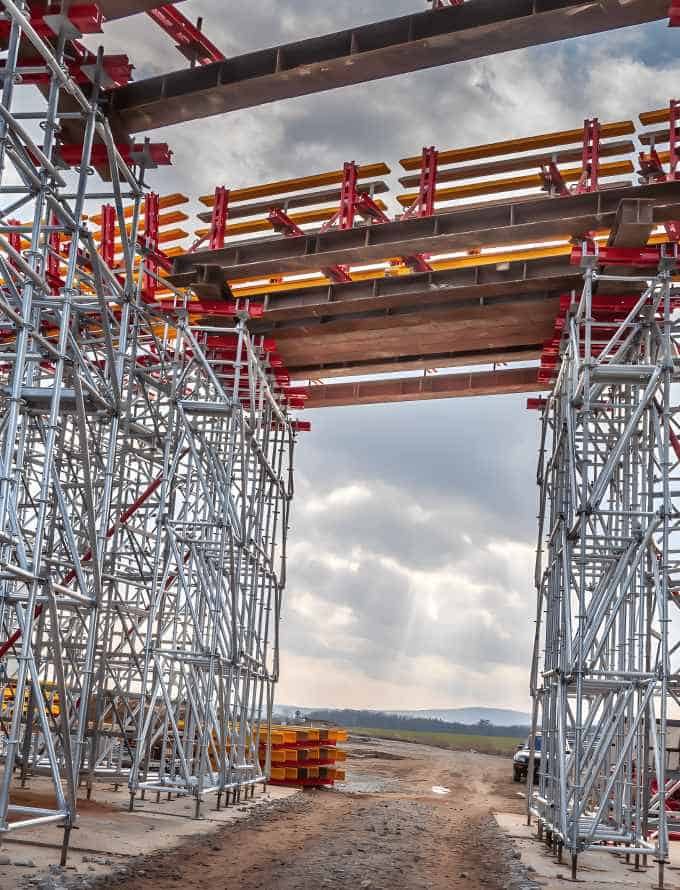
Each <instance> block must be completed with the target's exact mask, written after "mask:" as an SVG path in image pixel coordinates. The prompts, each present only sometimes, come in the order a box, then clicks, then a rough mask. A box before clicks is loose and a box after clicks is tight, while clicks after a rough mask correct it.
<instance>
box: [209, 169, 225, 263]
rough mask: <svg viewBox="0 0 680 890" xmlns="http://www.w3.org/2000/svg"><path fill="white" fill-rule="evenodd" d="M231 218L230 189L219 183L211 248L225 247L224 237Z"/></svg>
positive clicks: (211, 227) (216, 191)
mask: <svg viewBox="0 0 680 890" xmlns="http://www.w3.org/2000/svg"><path fill="white" fill-rule="evenodd" d="M228 219H229V189H227V188H225V187H224V186H223V185H218V186H217V188H216V189H215V202H214V204H213V209H212V219H211V220H210V236H209V238H210V249H211V250H221V249H222V248H223V247H224V238H225V235H226V234H227V221H228Z"/></svg>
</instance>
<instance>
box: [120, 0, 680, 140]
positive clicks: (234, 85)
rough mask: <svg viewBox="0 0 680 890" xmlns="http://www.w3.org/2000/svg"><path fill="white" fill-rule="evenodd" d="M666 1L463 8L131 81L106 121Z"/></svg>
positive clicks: (188, 107) (326, 81) (560, 0)
mask: <svg viewBox="0 0 680 890" xmlns="http://www.w3.org/2000/svg"><path fill="white" fill-rule="evenodd" d="M668 5H669V0H608V2H606V3H602V2H597V3H594V2H592V0H470V2H468V3H464V4H463V5H461V6H448V7H442V8H439V9H434V10H431V11H428V12H420V13H414V14H413V15H406V16H402V17H400V18H394V19H389V20H386V21H382V22H375V23H374V24H370V25H364V26H362V27H358V28H351V29H348V30H346V31H338V32H336V33H334V34H327V35H325V36H323V37H314V38H311V39H308V40H301V41H297V42H295V43H290V44H287V45H284V46H276V47H271V48H270V49H265V50H259V51H256V52H251V53H247V54H245V55H241V56H237V57H234V58H231V59H227V60H226V61H224V62H215V63H213V64H211V65H205V66H202V67H200V68H193V69H189V70H183V71H175V72H172V73H170V74H165V75H161V76H160V77H154V78H149V79H147V80H141V81H137V82H136V83H132V84H129V85H128V86H125V87H122V88H121V89H118V90H116V91H115V92H114V93H113V95H112V97H111V103H110V106H109V114H110V115H111V116H112V117H113V118H115V119H116V122H117V124H118V125H120V126H121V127H123V128H124V129H125V130H127V131H128V132H131V133H137V132H140V131H142V130H153V129H156V128H157V127H164V126H168V125H170V124H177V123H182V122H185V121H190V120H195V119H197V118H204V117H208V116H210V115H215V114H223V113H225V112H228V111H234V110H236V109H239V108H251V107H253V106H257V105H264V104H266V103H267V102H274V101H277V100H280V99H287V98H291V97H293V96H303V95H308V94H310V93H318V92H322V91H324V90H332V89H335V88H337V87H343V86H348V85H350V84H357V83H363V82H366V81H371V80H378V79H380V78H382V77H391V76H393V75H395V74H404V73H407V72H410V71H418V70H421V69H424V68H434V67H436V66H438V65H447V64H449V63H451V62H460V61H465V60H469V59H478V58H482V57H484V56H488V55H491V54H497V53H502V52H507V51H509V50H514V49H521V48H523V47H527V46H537V45H540V44H545V43H550V42H552V41H555V40H564V39H566V38H569V37H579V36H582V35H585V34H595V33H598V32H601V31H609V30H611V29H614V28H622V27H626V26H629V25H640V24H642V23H644V22H653V21H656V20H659V19H665V18H667V17H668Z"/></svg>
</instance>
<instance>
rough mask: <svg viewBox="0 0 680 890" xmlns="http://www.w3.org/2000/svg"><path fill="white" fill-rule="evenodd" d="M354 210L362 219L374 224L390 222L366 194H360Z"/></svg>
mask: <svg viewBox="0 0 680 890" xmlns="http://www.w3.org/2000/svg"><path fill="white" fill-rule="evenodd" d="M355 210H356V212H357V213H358V214H359V216H363V217H364V219H370V220H371V222H374V223H388V222H391V220H390V218H389V216H387V214H386V213H385V212H384V211H383V210H382V209H381V208H380V207H378V205H377V204H376V202H375V201H374V200H373V198H372V197H371V196H370V195H369V194H368V193H367V192H360V193H359V195H358V196H357V200H356V204H355Z"/></svg>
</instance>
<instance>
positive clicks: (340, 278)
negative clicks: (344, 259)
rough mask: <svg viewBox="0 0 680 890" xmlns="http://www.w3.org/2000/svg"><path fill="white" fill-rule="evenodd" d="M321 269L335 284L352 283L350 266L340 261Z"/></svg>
mask: <svg viewBox="0 0 680 890" xmlns="http://www.w3.org/2000/svg"><path fill="white" fill-rule="evenodd" d="M321 271H322V272H323V274H324V275H325V276H326V277H327V278H330V280H331V281H332V282H333V284H351V283H352V278H351V276H350V274H349V266H346V265H345V264H344V263H343V264H342V265H341V264H339V263H338V265H336V266H327V267H326V268H325V269H322V270H321Z"/></svg>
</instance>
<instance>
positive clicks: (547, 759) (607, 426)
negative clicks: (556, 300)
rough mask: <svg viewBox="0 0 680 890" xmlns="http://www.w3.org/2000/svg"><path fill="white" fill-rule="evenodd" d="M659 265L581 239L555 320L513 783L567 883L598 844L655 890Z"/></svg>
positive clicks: (668, 681)
mask: <svg viewBox="0 0 680 890" xmlns="http://www.w3.org/2000/svg"><path fill="white" fill-rule="evenodd" d="M631 253H632V252H631ZM659 260H660V262H659V266H658V268H655V269H653V270H652V272H651V274H652V275H653V276H654V277H652V278H650V279H647V278H642V277H631V276H630V275H624V274H622V275H620V276H616V275H610V274H603V273H602V271H601V269H602V266H601V264H600V261H599V258H598V255H597V251H596V250H595V252H594V253H593V252H592V251H591V253H590V255H588V249H587V248H584V251H583V261H582V262H583V266H584V287H583V292H582V293H581V295H580V296H578V297H576V296H572V300H571V306H570V308H569V310H568V311H567V314H566V322H565V325H566V327H565V335H564V337H563V341H562V354H561V363H560V366H559V372H558V376H557V381H556V383H555V386H554V389H553V391H552V394H551V395H550V397H549V399H548V401H547V405H546V408H545V412H544V417H543V432H542V445H541V455H540V460H539V471H538V481H539V485H540V491H541V498H540V511H539V523H540V527H539V551H538V560H537V567H536V584H537V589H538V609H537V618H538V621H537V631H536V644H535V649H534V660H533V669H532V684H531V685H532V695H533V697H534V720H533V729H532V750H531V755H532V757H531V758H530V761H529V762H530V763H531V762H532V758H533V753H534V747H535V748H536V749H540V770H539V780H538V785H537V787H533V778H532V777H533V770H532V769H529V771H528V775H529V779H528V781H529V807H530V813H531V814H533V815H534V816H535V817H536V818H537V823H538V830H539V835H541V836H545V838H546V840H547V842H548V843H549V844H551V845H553V847H554V849H555V851H556V852H557V854H558V855H559V856H560V858H561V856H562V852H563V850H564V851H566V852H567V854H568V855H569V856H570V859H571V866H572V873H573V876H574V877H575V876H576V870H577V864H578V856H579V854H580V853H581V852H582V851H584V850H586V849H588V848H590V847H593V846H594V845H603V846H606V847H608V848H610V849H612V850H613V851H615V852H617V853H624V854H627V855H629V856H632V857H634V862H635V866H636V867H640V863H641V857H642V861H643V862H644V863H646V862H647V857H649V856H651V857H652V858H653V859H654V860H656V862H657V863H658V870H659V886H660V887H663V881H664V865H665V863H666V862H667V856H668V814H667V812H666V807H665V802H666V798H667V797H668V796H669V795H670V794H672V793H673V792H674V791H675V789H676V788H677V786H678V776H680V773H677V764H676V765H675V770H676V771H675V772H674V773H673V772H668V765H669V764H668V759H667V745H666V722H667V710H668V704H669V701H670V700H675V701H677V700H678V686H677V674H676V672H675V671H674V670H673V668H672V661H673V656H674V653H675V652H676V649H677V648H678V647H677V645H673V646H672V645H671V631H672V628H673V626H674V625H673V621H672V618H673V616H672V615H669V609H675V606H677V605H678V594H677V591H676V589H675V588H676V587H677V584H678V582H680V550H679V549H678V536H677V531H678V498H679V497H680V472H679V470H680V440H679V439H678V437H677V435H676V421H677V416H678V411H680V408H678V407H677V405H674V403H673V396H674V394H675V390H674V386H673V382H674V378H675V375H676V373H677V371H676V369H677V364H678V359H677V347H676V338H677V334H678V325H677V321H676V320H675V317H674V310H675V308H676V306H677V296H676V295H675V294H676V292H674V290H673V284H672V278H671V270H672V269H674V268H675V267H676V257H675V251H674V249H673V246H672V245H671V246H670V248H669V249H668V250H666V249H665V248H662V249H661V250H660V251H659ZM607 271H609V269H608V270H607ZM676 626H677V625H676ZM534 739H535V740H536V741H535V744H534ZM539 739H540V743H539Z"/></svg>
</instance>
